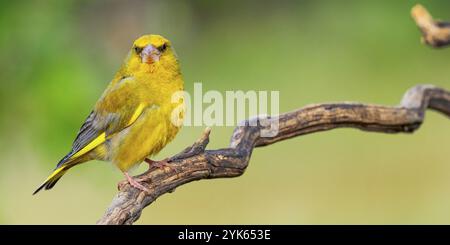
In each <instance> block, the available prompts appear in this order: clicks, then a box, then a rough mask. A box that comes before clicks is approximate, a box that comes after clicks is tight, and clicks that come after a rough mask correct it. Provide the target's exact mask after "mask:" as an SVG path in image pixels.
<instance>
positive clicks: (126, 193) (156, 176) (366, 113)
mask: <svg viewBox="0 0 450 245" xmlns="http://www.w3.org/2000/svg"><path fill="white" fill-rule="evenodd" d="M427 108H429V109H433V110H436V111H439V112H441V113H443V114H445V115H447V116H448V117H450V92H449V91H446V90H444V89H441V88H437V87H435V86H433V85H418V86H415V87H413V88H411V89H410V90H408V91H407V92H406V93H405V95H404V97H403V99H402V101H401V103H400V105H399V106H395V107H388V106H380V105H365V104H358V103H331V104H318V105H310V106H306V107H304V108H301V109H298V110H296V111H293V112H288V113H285V114H282V115H280V116H279V117H278V118H271V119H269V120H276V119H279V132H278V134H277V135H276V136H274V137H270V138H265V137H261V135H260V133H261V131H262V130H268V129H269V127H270V126H263V125H267V124H263V123H257V124H251V123H250V122H253V123H255V122H260V120H261V119H259V118H255V119H251V120H250V121H245V124H242V125H243V126H238V127H237V128H236V129H235V130H234V133H233V136H232V138H231V143H230V146H229V147H228V148H224V149H218V150H205V148H206V146H207V144H208V142H209V133H210V129H209V128H208V129H206V130H205V132H204V133H203V135H202V136H201V137H200V139H199V140H197V141H196V142H195V143H194V144H193V145H192V146H190V147H188V148H186V149H185V150H184V151H182V152H181V153H179V154H177V155H175V156H174V157H172V158H170V160H169V162H170V164H171V166H172V168H173V169H175V170H176V171H168V170H167V171H164V170H161V169H157V168H152V169H149V170H148V171H147V172H145V173H143V174H141V175H139V176H137V178H138V179H139V180H140V181H141V182H142V183H144V184H145V185H146V186H147V187H148V188H149V190H150V193H145V192H142V191H140V190H138V189H135V188H133V187H131V186H130V185H129V184H127V183H125V182H122V184H120V185H119V189H120V191H119V193H118V194H117V196H116V197H115V198H114V199H113V201H112V203H111V205H110V207H109V208H108V210H107V211H106V213H105V214H104V216H103V217H102V218H101V219H100V220H99V221H98V222H97V224H132V223H133V222H135V221H136V220H137V219H139V217H140V215H141V212H142V210H143V209H144V208H145V207H146V206H148V205H149V204H151V203H152V202H153V201H155V200H156V199H157V198H158V197H159V196H161V195H163V194H165V193H167V192H172V191H174V189H175V188H176V187H178V186H181V185H184V184H186V183H189V182H191V181H194V180H201V179H212V178H230V177H237V176H240V175H242V174H243V173H244V171H245V169H246V168H247V166H248V163H249V160H250V157H251V154H252V151H253V148H254V147H260V146H266V145H270V144H273V143H276V142H279V141H282V140H285V139H289V138H292V137H296V136H299V135H305V134H310V133H315V132H320V131H325V130H331V129H335V128H342V127H347V128H358V129H361V130H364V131H373V132H382V133H412V132H414V130H416V129H417V128H419V126H420V125H421V123H422V122H423V120H424V115H425V110H426V109H427ZM249 125H257V126H249Z"/></svg>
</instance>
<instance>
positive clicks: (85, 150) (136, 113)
mask: <svg viewBox="0 0 450 245" xmlns="http://www.w3.org/2000/svg"><path fill="white" fill-rule="evenodd" d="M144 108H145V104H143V103H141V104H139V106H138V108H137V109H136V110H135V111H134V113H133V115H132V116H131V118H130V120H129V121H128V123H127V125H126V127H128V126H130V125H131V124H133V123H134V122H135V121H136V120H137V119H138V117H139V116H140V115H141V113H142V111H143V110H144ZM105 141H106V133H105V132H103V133H102V134H100V135H99V136H98V137H97V138H95V139H94V140H92V141H91V142H90V143H89V144H87V145H86V146H85V147H83V148H82V149H81V150H79V151H78V152H77V153H75V154H73V156H71V157H70V158H69V160H73V159H76V158H78V157H80V156H82V155H84V154H86V153H88V152H89V151H91V150H92V149H94V148H95V147H97V146H99V145H100V144H102V143H104V142H105Z"/></svg>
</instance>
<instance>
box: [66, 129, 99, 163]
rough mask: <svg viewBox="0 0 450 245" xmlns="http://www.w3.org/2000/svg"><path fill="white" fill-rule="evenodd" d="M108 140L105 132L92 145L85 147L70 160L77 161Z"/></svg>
mask: <svg viewBox="0 0 450 245" xmlns="http://www.w3.org/2000/svg"><path fill="white" fill-rule="evenodd" d="M105 140H106V134H105V132H103V133H102V134H100V135H99V136H98V137H97V138H95V139H94V140H93V141H91V143H89V144H87V145H86V146H85V147H83V148H82V149H81V150H79V151H78V152H77V153H75V154H73V156H71V157H70V158H69V159H76V158H78V157H80V156H82V155H84V154H86V153H88V152H89V151H90V150H92V149H94V148H95V147H97V146H99V145H100V144H102V143H103V142H105Z"/></svg>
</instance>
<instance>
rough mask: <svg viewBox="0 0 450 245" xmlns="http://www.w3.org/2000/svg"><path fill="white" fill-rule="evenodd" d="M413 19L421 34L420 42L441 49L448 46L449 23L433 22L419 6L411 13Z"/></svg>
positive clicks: (449, 37) (449, 38) (449, 42)
mask: <svg viewBox="0 0 450 245" xmlns="http://www.w3.org/2000/svg"><path fill="white" fill-rule="evenodd" d="M411 15H412V17H413V19H414V20H415V21H416V24H417V26H418V27H419V29H420V30H421V32H422V42H423V43H425V44H427V45H429V46H431V47H434V48H441V47H446V46H448V45H449V44H450V23H449V22H444V21H440V20H434V19H433V17H432V16H431V15H430V13H429V12H428V11H427V10H426V9H425V8H424V7H423V6H422V5H420V4H417V5H416V6H415V7H414V8H413V9H412V11H411Z"/></svg>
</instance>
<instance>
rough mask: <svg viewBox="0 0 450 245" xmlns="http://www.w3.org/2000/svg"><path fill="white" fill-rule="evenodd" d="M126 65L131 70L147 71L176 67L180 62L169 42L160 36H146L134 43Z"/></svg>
mask: <svg viewBox="0 0 450 245" xmlns="http://www.w3.org/2000/svg"><path fill="white" fill-rule="evenodd" d="M126 64H127V66H128V68H129V69H131V70H135V69H136V70H138V69H139V70H147V69H146V68H150V67H155V66H160V65H163V66H168V67H174V66H176V65H177V64H178V62H177V57H176V55H175V52H174V50H173V48H172V44H171V43H170V41H169V40H167V39H166V38H164V37H162V36H160V35H144V36H141V37H140V38H138V39H137V40H136V41H134V43H133V47H132V49H131V51H130V53H129V55H128V58H127V60H126ZM150 70H151V69H150Z"/></svg>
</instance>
